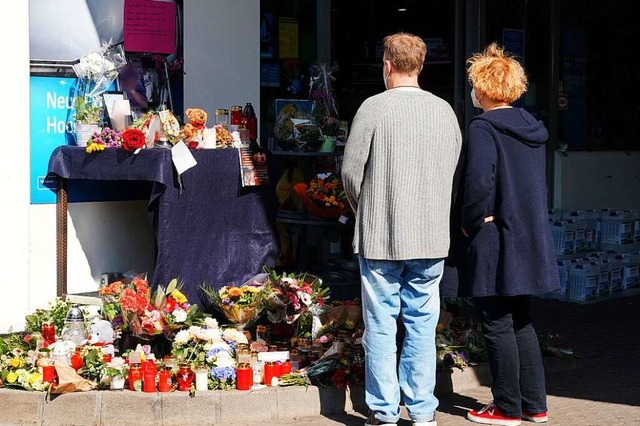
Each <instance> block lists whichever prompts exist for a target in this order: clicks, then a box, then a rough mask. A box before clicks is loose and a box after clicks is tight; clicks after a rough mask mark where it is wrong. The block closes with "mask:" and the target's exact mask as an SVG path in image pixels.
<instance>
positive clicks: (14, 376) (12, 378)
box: [7, 371, 18, 383]
mask: <svg viewBox="0 0 640 426" xmlns="http://www.w3.org/2000/svg"><path fill="white" fill-rule="evenodd" d="M16 380H18V375H17V374H16V373H15V372H13V371H12V372H11V373H9V374H7V383H15V382H16Z"/></svg>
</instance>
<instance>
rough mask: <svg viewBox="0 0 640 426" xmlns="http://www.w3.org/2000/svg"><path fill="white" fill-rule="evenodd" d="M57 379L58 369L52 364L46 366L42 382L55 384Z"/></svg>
mask: <svg viewBox="0 0 640 426" xmlns="http://www.w3.org/2000/svg"><path fill="white" fill-rule="evenodd" d="M55 379H56V367H55V366H54V365H53V363H51V364H46V365H43V366H42V381H43V382H48V383H53V381H54V380H55Z"/></svg>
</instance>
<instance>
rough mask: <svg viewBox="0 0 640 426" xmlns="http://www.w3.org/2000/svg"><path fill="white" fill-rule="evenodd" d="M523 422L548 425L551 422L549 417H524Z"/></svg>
mask: <svg viewBox="0 0 640 426" xmlns="http://www.w3.org/2000/svg"><path fill="white" fill-rule="evenodd" d="M522 420H526V421H528V422H531V423H546V422H548V421H549V417H548V416H544V417H529V416H525V415H523V416H522Z"/></svg>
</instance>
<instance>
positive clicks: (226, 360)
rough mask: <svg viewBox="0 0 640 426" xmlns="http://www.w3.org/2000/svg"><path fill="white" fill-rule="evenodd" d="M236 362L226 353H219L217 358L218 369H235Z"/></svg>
mask: <svg viewBox="0 0 640 426" xmlns="http://www.w3.org/2000/svg"><path fill="white" fill-rule="evenodd" d="M235 366H236V360H235V358H233V357H232V356H231V355H229V354H228V353H226V352H220V353H218V357H217V358H216V367H235Z"/></svg>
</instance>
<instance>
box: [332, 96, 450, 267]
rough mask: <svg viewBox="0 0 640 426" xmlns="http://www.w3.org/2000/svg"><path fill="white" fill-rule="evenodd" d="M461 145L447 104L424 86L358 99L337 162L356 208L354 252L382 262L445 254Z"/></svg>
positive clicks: (347, 192) (346, 190)
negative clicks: (358, 104)
mask: <svg viewBox="0 0 640 426" xmlns="http://www.w3.org/2000/svg"><path fill="white" fill-rule="evenodd" d="M461 145H462V136H461V134H460V127H459V125H458V121H457V118H456V115H455V113H454V112H453V109H452V108H451V106H450V105H449V104H448V103H447V102H446V101H445V100H443V99H440V98H438V97H437V96H435V95H433V94H431V93H429V92H427V91H423V90H420V89H417V88H415V89H409V88H404V87H398V88H394V89H391V90H387V91H385V92H383V93H380V94H378V95H375V96H372V97H370V98H368V99H367V100H365V101H364V102H363V103H362V105H361V106H360V108H359V109H358V112H357V114H356V116H355V118H354V120H353V123H352V127H351V132H350V135H349V139H348V141H347V145H346V147H345V154H344V160H343V164H342V179H343V183H344V187H345V192H346V194H347V197H348V199H349V203H350V204H351V207H352V208H353V210H354V212H356V225H355V234H354V239H353V248H354V252H355V253H359V254H360V255H361V256H364V257H365V258H368V259H387V260H409V259H435V258H444V257H446V256H447V252H448V250H449V214H450V206H451V189H452V181H453V174H454V171H455V168H456V164H457V162H458V157H459V156H460V149H461Z"/></svg>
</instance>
